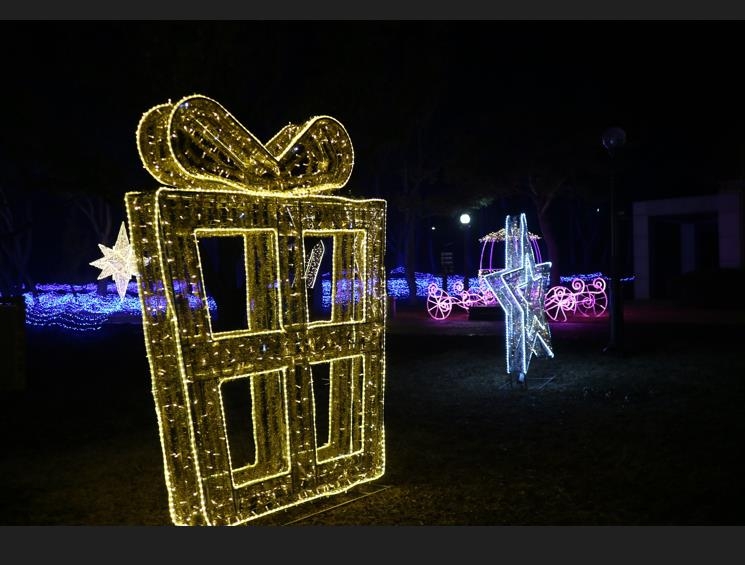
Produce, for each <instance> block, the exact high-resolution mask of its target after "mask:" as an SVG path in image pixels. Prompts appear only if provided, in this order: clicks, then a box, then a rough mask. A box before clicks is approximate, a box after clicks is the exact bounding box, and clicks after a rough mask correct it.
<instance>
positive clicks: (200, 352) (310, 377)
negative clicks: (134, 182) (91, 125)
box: [125, 95, 386, 525]
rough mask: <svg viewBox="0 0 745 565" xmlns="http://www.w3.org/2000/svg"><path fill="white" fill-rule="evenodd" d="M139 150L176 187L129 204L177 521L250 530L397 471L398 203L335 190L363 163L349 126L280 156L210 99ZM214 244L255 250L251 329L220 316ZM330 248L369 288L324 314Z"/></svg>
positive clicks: (351, 283)
mask: <svg viewBox="0 0 745 565" xmlns="http://www.w3.org/2000/svg"><path fill="white" fill-rule="evenodd" d="M137 144H138V150H139V153H140V157H141V159H142V162H143V164H144V166H145V168H146V169H147V170H148V171H149V172H150V173H151V175H152V176H153V177H154V178H155V179H156V180H157V181H158V182H159V183H161V185H162V186H161V187H160V188H158V189H156V190H155V191H144V192H130V193H127V194H126V196H125V203H126V208H127V217H128V222H129V230H130V236H131V239H132V246H133V248H134V255H135V259H136V263H137V272H138V276H137V280H138V294H139V297H140V302H141V307H142V316H143V329H144V335H145V345H146V350H147V357H148V360H149V365H150V372H151V380H152V392H153V397H154V401H155V408H156V413H157V418H158V424H159V430H160V440H161V446H162V454H163V462H164V474H165V482H166V487H167V492H168V502H169V508H170V516H171V519H172V521H173V523H174V524H177V525H238V524H250V523H251V521H252V520H256V519H257V518H259V517H261V516H264V515H266V514H270V513H273V512H277V511H280V510H283V509H287V508H289V507H292V506H296V505H299V504H308V503H310V501H312V500H314V499H318V498H320V497H327V496H332V495H334V494H337V493H341V492H344V491H346V490H349V489H350V488H352V487H354V486H355V485H359V484H361V483H364V482H369V481H372V480H374V479H377V478H379V477H381V476H382V475H383V474H384V470H385V442H384V439H385V435H384V426H383V400H384V383H385V362H384V353H385V327H384V326H385V319H386V316H385V308H386V276H385V275H386V273H385V268H384V262H383V258H384V250H385V217H386V203H385V201H384V200H379V199H369V200H363V199H352V198H345V197H339V196H333V195H331V194H329V193H330V192H332V191H334V190H336V189H338V188H340V187H342V186H344V185H345V184H346V182H347V180H348V179H349V176H350V174H351V170H352V166H353V162H354V153H353V149H352V144H351V140H350V139H349V136H348V134H347V132H346V130H345V128H344V127H343V126H342V125H341V123H339V122H338V121H337V120H335V119H334V118H331V117H329V116H317V117H314V118H311V119H309V120H308V121H306V122H304V123H303V124H301V125H295V124H289V125H287V126H285V127H284V128H282V129H281V130H280V131H279V132H278V133H277V134H276V135H275V136H274V137H272V138H271V139H270V140H269V141H268V142H267V143H265V144H263V143H261V142H259V140H258V139H257V138H256V137H254V136H253V135H252V134H251V133H250V132H249V131H248V130H247V129H246V128H245V127H243V125H242V124H240V123H239V122H238V121H237V120H236V119H235V118H234V117H233V116H232V115H231V114H230V113H228V112H227V110H225V108H223V107H222V106H221V105H220V104H219V103H217V102H216V101H214V100H212V99H210V98H208V97H205V96H202V95H193V96H187V97H185V98H183V99H181V100H180V101H178V102H176V103H167V104H162V105H159V106H156V107H154V108H152V109H151V110H149V111H148V112H146V113H145V114H144V115H143V117H142V119H141V120H140V123H139V127H138V129H137ZM212 238H217V239H218V240H221V239H223V238H232V239H233V240H234V241H238V242H239V243H240V246H241V248H242V259H241V263H242V273H243V275H242V276H244V277H245V281H244V287H243V288H244V289H245V290H244V292H245V297H244V300H243V302H242V304H245V308H244V309H245V311H243V312H241V313H240V314H241V316H240V319H241V320H242V325H241V326H240V327H238V328H234V329H229V330H223V329H221V328H220V327H218V325H217V324H216V322H217V321H218V320H217V317H219V315H220V305H219V301H218V306H217V312H218V314H217V317H215V316H213V313H212V311H211V310H210V308H208V301H207V297H208V293H209V292H210V284H211V282H210V280H211V279H209V277H207V278H205V262H204V261H205V257H203V256H202V251H200V249H201V247H200V242H203V241H204V240H210V239H212ZM318 238H324V240H325V241H327V242H329V241H330V242H331V245H330V246H328V248H327V249H325V251H324V249H323V248H322V247H316V248H312V247H311V246H310V245H309V244H307V242H309V241H315V240H317V239H318ZM306 248H307V249H306ZM322 252H323V254H326V255H328V256H329V257H330V263H331V265H332V278H333V279H334V281H335V282H336V284H334V285H333V288H334V289H336V288H337V287H340V288H341V287H343V288H348V289H351V291H350V292H348V293H346V294H344V295H343V296H342V295H339V296H336V295H334V297H333V298H334V299H333V300H332V301H331V308H330V311H329V313H328V315H327V316H326V317H323V318H320V319H318V318H314V317H313V316H311V313H310V303H311V302H312V301H311V298H310V296H311V294H310V293H311V292H312V290H313V283H314V282H315V277H316V275H317V269H318V263H319V261H320V259H321V255H322ZM231 276H232V273H231ZM332 292H334V293H335V292H336V290H332ZM210 296H212V294H210ZM163 303H165V304H166V307H165V308H162V307H161V308H155V307H153V306H152V305H153V304H163ZM194 303H196V304H197V305H198V307H190V306H189V305H190V304H192V305H193V304H194ZM322 380H323V381H324V382H323V383H322V382H321V381H322ZM321 384H325V388H324V387H321V386H319V385H321ZM239 385H240V386H239ZM240 387H243V388H240ZM238 389H240V390H242V391H243V392H242V393H241V394H239V395H237V396H236V395H234V394H233V391H234V390H238ZM236 399H237V400H239V402H238V404H237V405H234V404H235V403H234V401H235V400H236ZM235 414H239V415H240V416H241V418H233V417H232V416H233V415H235ZM243 416H245V417H243ZM238 421H240V422H243V423H242V424H234V422H238Z"/></svg>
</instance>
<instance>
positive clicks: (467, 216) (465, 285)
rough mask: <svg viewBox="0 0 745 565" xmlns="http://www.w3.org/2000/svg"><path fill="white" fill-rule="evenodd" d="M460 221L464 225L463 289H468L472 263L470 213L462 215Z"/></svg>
mask: <svg viewBox="0 0 745 565" xmlns="http://www.w3.org/2000/svg"><path fill="white" fill-rule="evenodd" d="M460 223H461V226H463V290H468V272H469V270H470V268H471V264H470V261H469V260H468V259H469V254H468V231H469V230H468V226H469V225H470V224H471V216H470V214H468V213H466V212H464V213H463V214H461V215H460Z"/></svg>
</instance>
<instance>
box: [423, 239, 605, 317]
mask: <svg viewBox="0 0 745 565" xmlns="http://www.w3.org/2000/svg"><path fill="white" fill-rule="evenodd" d="M504 235H505V230H504V228H502V229H500V230H498V231H495V232H491V233H488V234H486V235H485V236H484V237H482V238H480V239H479V242H481V244H482V245H481V258H480V260H479V271H478V287H477V288H469V289H468V290H465V289H464V284H463V281H457V282H455V283H454V284H453V285H452V293H449V292H448V291H447V290H445V289H443V288H441V287H440V285H438V284H437V283H436V282H433V283H430V285H429V286H428V287H427V312H428V313H429V315H430V317H432V318H433V319H435V320H444V319H446V318H447V317H448V316H450V313H451V312H452V311H453V307H454V306H457V307H459V308H462V309H463V310H466V311H468V310H469V309H470V308H478V307H491V306H498V305H499V303H498V302H497V299H496V297H495V296H494V294H493V293H492V292H491V290H490V289H489V286H488V285H487V284H486V282H485V281H484V279H483V277H484V275H487V274H489V273H493V272H494V271H498V270H499V269H498V268H496V267H494V262H493V261H494V244H495V243H497V242H504ZM528 238H529V239H530V243H531V246H532V247H533V255H534V256H535V261H536V263H542V262H543V259H542V257H541V250H540V247H539V246H538V240H539V239H540V236H538V235H535V234H534V233H528ZM570 286H571V288H569V287H566V286H562V285H556V286H552V287H551V288H550V289H548V291H547V292H546V298H545V300H544V310H545V311H546V315H547V316H548V317H549V319H550V320H551V321H553V322H557V321H558V322H565V321H567V319H568V318H569V316H571V315H579V316H582V317H585V318H597V317H600V316H602V315H603V314H604V313H605V311H606V309H607V307H608V296H607V294H606V292H605V289H606V282H605V278H604V277H603V276H602V275H598V276H595V277H593V278H592V280H591V281H590V282H589V284H588V283H586V282H585V280H584V279H582V278H580V277H574V278H573V279H572V281H571V283H570Z"/></svg>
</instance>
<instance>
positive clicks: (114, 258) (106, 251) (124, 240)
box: [89, 222, 137, 300]
mask: <svg viewBox="0 0 745 565" xmlns="http://www.w3.org/2000/svg"><path fill="white" fill-rule="evenodd" d="M98 248H99V249H100V250H101V253H103V257H101V258H100V259H96V260H95V261H92V262H91V263H89V264H90V265H93V266H94V267H96V268H97V269H101V274H100V275H98V280H101V279H104V278H106V277H111V278H113V279H114V282H115V283H116V291H117V292H118V293H119V298H120V299H121V300H124V295H125V294H126V293H127V285H128V284H129V281H130V279H131V278H132V277H133V276H136V275H137V268H136V266H135V257H134V251H133V250H132V246H131V245H130V244H129V238H128V237H127V228H126V227H125V225H124V222H122V225H121V226H120V227H119V235H118V236H117V238H116V243H115V244H114V247H113V248H111V247H106V246H105V245H102V244H100V243H99V244H98Z"/></svg>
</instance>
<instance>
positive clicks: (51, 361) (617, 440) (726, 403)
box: [0, 304, 745, 526]
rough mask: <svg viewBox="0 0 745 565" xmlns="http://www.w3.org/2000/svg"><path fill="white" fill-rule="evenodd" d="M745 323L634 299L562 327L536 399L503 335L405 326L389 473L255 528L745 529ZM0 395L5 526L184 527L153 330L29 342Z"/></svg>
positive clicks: (396, 360)
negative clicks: (151, 357) (164, 457)
mask: <svg viewBox="0 0 745 565" xmlns="http://www.w3.org/2000/svg"><path fill="white" fill-rule="evenodd" d="M744 321H745V316H744V314H743V312H742V311H737V312H734V313H728V312H726V311H722V310H719V311H710V310H704V309H698V310H689V309H679V308H675V307H669V308H665V307H662V306H660V305H649V304H647V305H642V304H638V305H635V304H628V305H627V311H626V323H625V325H624V328H625V355H623V356H620V355H610V354H608V353H603V351H602V350H603V348H604V346H605V345H606V344H607V339H608V322H607V319H605V320H596V321H587V322H583V323H565V324H555V325H553V326H552V328H553V330H552V331H553V339H554V348H555V351H556V357H555V358H554V359H534V360H533V362H532V365H531V367H530V372H529V374H528V383H527V384H528V386H527V388H525V389H523V388H520V387H510V386H509V385H508V380H507V379H506V378H505V376H504V349H503V343H504V342H503V333H502V332H503V322H500V321H469V320H468V319H467V317H466V316H465V315H464V314H463V313H454V314H453V315H452V316H451V319H449V320H447V321H445V322H440V323H434V322H433V321H431V320H428V319H427V318H426V314H423V313H422V312H421V311H416V312H412V311H407V310H406V309H405V308H401V307H399V308H398V311H397V315H396V317H395V318H394V319H392V320H390V321H389V325H388V336H387V360H388V363H387V381H386V383H387V386H386V404H385V421H386V446H387V452H386V473H385V475H384V476H383V477H382V478H381V479H380V480H378V481H375V482H373V483H370V484H368V485H365V486H364V487H359V488H356V489H353V490H352V491H350V492H349V493H346V494H342V495H337V496H334V497H330V498H328V499H323V500H320V501H318V500H317V501H312V502H310V503H308V504H307V505H303V506H301V507H299V508H298V509H296V510H295V511H294V512H293V513H277V514H274V515H271V516H268V517H265V518H261V519H260V520H257V521H256V522H252V524H255V525H281V524H288V523H292V524H293V525H301V526H302V525H389V526H392V525H396V526H400V525H409V526H417V525H430V526H436V525H458V526H474V525H487V526H499V525H511V526H514V525H543V526H553V525H594V526H597V525H627V526H629V525H641V526H648V525H674V526H686V525H705V526H725V525H737V526H742V525H745V489H743V476H745V473H744V472H745V458H743V451H744V449H745V448H744V446H745V441H744V440H745V418H743V416H744V411H743V408H744V407H745V385H744V381H743V379H745V370H744V369H745V339H744V338H745V332H744V331H743V330H744V329H745V323H743V322H744ZM27 347H28V351H27V353H28V375H27V388H26V390H25V391H20V392H3V393H0V402H1V407H0V441H1V442H2V446H3V447H2V460H1V461H0V525H94V526H95V525H129V526H148V525H170V518H169V515H168V509H167V499H166V491H165V486H164V479H163V472H162V461H161V453H160V445H159V439H158V432H157V423H156V419H155V411H154V406H153V401H152V397H151V395H150V381H149V368H148V366H147V360H146V357H145V350H144V342H143V338H142V333H141V328H140V327H139V326H136V325H119V326H111V327H107V328H106V329H104V330H102V331H100V332H96V333H89V334H86V335H84V336H72V335H70V334H67V333H63V332H61V331H54V330H32V329H29V331H28V335H27Z"/></svg>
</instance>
